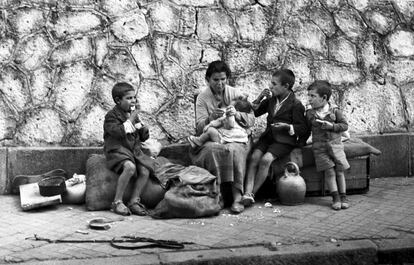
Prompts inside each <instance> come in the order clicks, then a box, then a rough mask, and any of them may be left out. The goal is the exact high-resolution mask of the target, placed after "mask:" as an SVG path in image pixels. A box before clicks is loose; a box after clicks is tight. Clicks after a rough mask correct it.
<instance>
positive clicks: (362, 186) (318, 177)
mask: <svg viewBox="0 0 414 265" xmlns="http://www.w3.org/2000/svg"><path fill="white" fill-rule="evenodd" d="M348 162H349V164H350V165H351V168H350V169H348V170H347V171H345V181H346V191H347V194H360V193H366V192H368V190H369V156H359V157H354V158H348ZM300 175H301V176H302V177H303V178H304V179H305V182H306V194H307V195H323V196H324V195H326V194H328V193H329V191H328V187H327V185H326V184H325V178H324V175H323V172H317V171H316V168H315V167H314V166H312V167H306V168H302V169H301V173H300Z"/></svg>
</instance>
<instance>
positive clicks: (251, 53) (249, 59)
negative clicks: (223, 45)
mask: <svg viewBox="0 0 414 265" xmlns="http://www.w3.org/2000/svg"><path fill="white" fill-rule="evenodd" d="M257 56H258V54H257V52H256V51H255V50H254V49H252V48H249V47H231V48H229V49H228V50H227V51H226V62H227V63H228V64H229V65H230V67H231V70H232V72H234V73H235V74H241V73H245V72H250V71H251V70H252V69H254V68H255V65H256V60H257Z"/></svg>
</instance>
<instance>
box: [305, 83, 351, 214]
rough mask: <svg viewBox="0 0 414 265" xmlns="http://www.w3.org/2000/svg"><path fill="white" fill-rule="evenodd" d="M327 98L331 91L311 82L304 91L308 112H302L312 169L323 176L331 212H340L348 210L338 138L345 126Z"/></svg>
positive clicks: (345, 163) (344, 164) (343, 159)
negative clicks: (308, 133)
mask: <svg viewBox="0 0 414 265" xmlns="http://www.w3.org/2000/svg"><path fill="white" fill-rule="evenodd" d="M331 94H332V88H331V85H330V84H329V83H328V82H327V81H321V80H318V81H315V82H313V83H312V84H311V85H310V86H309V87H308V98H309V103H310V105H311V106H312V109H310V110H308V111H307V112H306V118H307V121H308V126H309V127H310V128H312V150H313V153H314V156H315V164H316V169H317V171H323V172H324V174H325V179H326V181H327V184H328V188H329V191H330V193H331V195H332V199H333V203H332V208H333V209H334V210H340V209H347V208H349V202H348V200H347V198H346V184H345V173H344V171H345V170H346V169H348V168H349V167H350V166H349V163H348V161H347V159H346V156H345V152H344V146H343V143H342V140H341V136H342V135H343V133H344V132H346V131H347V129H348V123H347V121H346V119H345V117H344V116H343V114H342V112H341V110H339V109H338V108H337V107H335V106H332V105H331V104H330V103H329V99H330V97H331ZM338 190H339V193H338Z"/></svg>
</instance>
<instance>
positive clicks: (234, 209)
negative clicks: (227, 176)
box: [230, 202, 244, 214]
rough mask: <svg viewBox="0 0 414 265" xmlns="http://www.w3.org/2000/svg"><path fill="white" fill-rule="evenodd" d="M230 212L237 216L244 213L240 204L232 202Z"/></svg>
mask: <svg viewBox="0 0 414 265" xmlns="http://www.w3.org/2000/svg"><path fill="white" fill-rule="evenodd" d="M230 210H231V211H232V212H233V213H235V214H239V213H241V212H243V211H244V206H243V204H241V203H240V202H233V204H232V205H231V208H230Z"/></svg>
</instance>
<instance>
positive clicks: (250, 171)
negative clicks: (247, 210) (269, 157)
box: [244, 149, 263, 193]
mask: <svg viewBox="0 0 414 265" xmlns="http://www.w3.org/2000/svg"><path fill="white" fill-rule="evenodd" d="M262 156H263V152H262V151H260V150H259V149H255V150H254V151H253V154H252V156H251V158H250V161H249V165H248V167H247V174H246V183H245V185H244V191H245V193H252V192H253V185H254V182H255V178H256V173H257V168H258V165H259V162H260V159H261V158H262Z"/></svg>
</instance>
